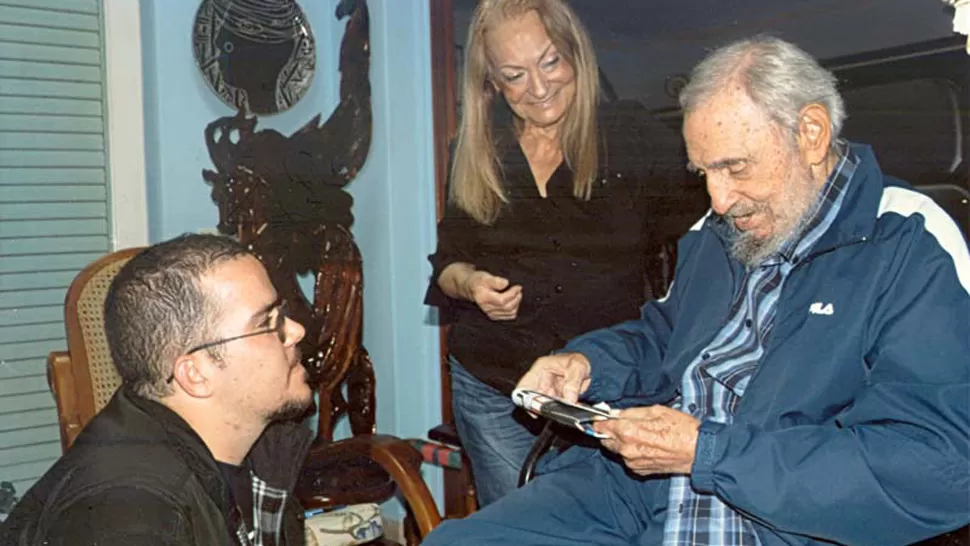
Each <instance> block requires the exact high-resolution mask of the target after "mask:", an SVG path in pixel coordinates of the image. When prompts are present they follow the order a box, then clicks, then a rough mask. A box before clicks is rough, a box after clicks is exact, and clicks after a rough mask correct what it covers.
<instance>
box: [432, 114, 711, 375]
mask: <svg viewBox="0 0 970 546" xmlns="http://www.w3.org/2000/svg"><path fill="white" fill-rule="evenodd" d="M496 118H497V120H496V123H495V128H494V129H493V130H494V134H495V136H496V141H497V145H496V149H497V151H498V153H499V157H500V162H501V165H502V170H503V175H504V182H503V183H504V185H505V189H506V191H507V195H508V199H509V203H508V204H507V205H506V206H505V207H504V208H503V210H502V211H501V214H500V216H499V217H498V219H497V220H496V221H495V223H494V224H493V225H491V226H487V225H482V224H479V223H477V222H475V221H474V220H473V219H471V218H470V217H469V216H468V215H466V214H465V213H464V212H463V211H461V210H460V209H458V208H457V207H455V206H453V205H449V206H448V207H447V209H446V212H445V216H444V218H443V219H442V220H441V221H440V222H439V224H438V247H437V251H436V252H435V254H433V255H431V256H430V257H429V259H430V261H431V263H432V266H433V273H432V276H431V283H430V286H429V289H428V293H427V296H426V299H425V301H426V303H427V304H429V305H434V306H438V307H439V310H440V312H441V319H442V322H443V323H448V324H450V325H451V327H450V329H449V332H448V350H449V352H450V353H451V355H452V356H454V357H455V358H456V359H457V360H458V361H459V362H460V363H461V364H462V366H464V367H465V368H466V369H467V370H468V371H469V372H470V373H472V374H473V375H474V376H475V377H477V378H478V379H480V380H482V381H483V382H485V383H487V384H489V385H491V386H493V387H495V388H497V389H498V390H500V391H502V392H505V393H510V392H511V390H512V388H513V387H514V386H515V384H516V383H517V382H518V379H519V378H520V377H521V376H522V374H524V373H525V372H526V371H527V370H528V369H529V367H530V366H531V365H532V363H533V362H534V361H535V359H536V358H538V357H540V356H543V355H546V354H549V353H550V352H551V351H554V350H556V349H559V348H561V347H562V346H563V345H564V344H565V343H566V341H568V340H569V339H570V338H572V337H575V336H577V335H579V334H582V333H585V332H588V331H591V330H595V329H599V328H604V327H607V326H611V325H613V324H616V323H619V322H622V321H625V320H629V319H633V318H636V317H637V316H638V315H639V307H640V306H641V305H642V304H643V302H644V298H645V277H646V271H645V262H646V256H647V252H648V251H649V250H648V249H649V247H650V246H651V244H653V245H656V244H659V243H662V242H665V241H668V242H669V241H670V240H676V237H677V236H679V235H680V234H681V233H683V232H684V231H686V230H687V229H688V228H689V227H690V224H691V223H693V221H694V220H697V219H698V218H699V217H700V216H701V214H702V213H703V210H704V207H705V206H706V197H705V195H704V193H703V189H702V188H699V187H698V186H697V184H696V182H695V183H693V184H691V183H690V182H688V180H689V178H688V177H687V176H685V174H684V173H685V172H686V170H685V169H684V166H685V164H686V159H685V155H684V153H683V147H682V144H681V141H680V138H679V135H677V134H676V133H675V132H673V131H671V130H670V129H667V128H666V127H664V126H662V125H660V124H659V123H658V122H656V121H654V120H653V119H652V118H650V117H649V116H648V114H647V113H646V112H645V111H643V110H642V109H641V108H639V107H629V106H628V107H625V108H624V107H623V106H616V105H612V106H607V107H604V108H602V109H601V115H600V140H601V143H602V146H601V151H600V169H599V176H598V177H597V179H596V182H595V184H594V186H593V191H592V196H591V198H590V199H589V200H588V201H583V200H580V199H576V198H575V197H573V194H572V183H573V182H572V171H571V170H570V169H569V167H568V166H567V165H566V164H565V162H564V163H563V164H562V165H560V167H559V168H558V169H557V170H556V171H555V172H554V173H553V175H552V177H551V178H550V179H549V181H548V184H547V186H546V190H547V197H546V198H542V197H541V196H540V195H539V193H538V190H537V188H536V185H535V181H534V178H533V176H532V173H531V171H530V169H529V165H528V162H527V161H526V158H525V155H524V154H523V152H522V150H521V148H520V147H519V145H518V142H517V141H516V140H515V138H514V135H513V133H512V128H511V113H510V112H509V111H508V110H507V106H506V107H505V109H503V110H502V111H500V112H499V113H497V114H496ZM455 262H468V263H470V264H472V265H474V266H475V267H476V268H478V269H482V270H485V271H487V272H489V273H492V274H494V275H498V276H502V277H506V278H508V279H509V280H510V281H511V285H513V286H514V285H517V284H518V285H522V288H523V298H522V303H521V304H520V306H519V312H518V318H516V319H515V320H512V321H492V320H490V319H489V318H488V317H487V316H486V315H485V314H484V313H483V312H482V311H481V310H480V309H479V308H478V306H477V305H475V304H474V303H473V302H468V301H464V300H457V299H452V298H449V297H448V296H446V295H445V294H444V293H443V292H442V291H441V290H440V288H439V287H438V284H437V280H438V276H439V275H440V273H441V271H442V270H443V269H444V268H445V267H447V266H448V265H450V264H452V263H455ZM594 365H595V363H594Z"/></svg>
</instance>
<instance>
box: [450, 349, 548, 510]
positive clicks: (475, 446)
mask: <svg viewBox="0 0 970 546" xmlns="http://www.w3.org/2000/svg"><path fill="white" fill-rule="evenodd" d="M449 362H450V364H451V403H452V409H453V411H454V414H455V426H456V428H457V429H458V436H459V437H460V438H461V446H462V449H463V450H464V452H465V454H466V455H467V456H468V459H469V461H471V466H472V475H473V476H474V478H475V490H476V491H477V493H478V504H479V506H480V507H483V506H486V505H489V504H491V503H493V502H495V501H496V500H498V499H499V498H501V497H503V496H505V495H506V494H507V493H509V492H510V491H512V490H514V489H515V488H516V487H517V485H518V480H519V471H520V470H521V469H522V463H524V462H525V458H526V456H528V454H529V449H530V448H531V447H532V444H533V442H534V441H535V439H536V434H535V433H533V432H532V431H531V430H530V429H529V428H527V427H526V425H530V426H532V427H534V426H535V424H533V423H530V422H529V421H531V420H532V419H531V418H529V417H528V416H526V415H524V412H522V411H521V410H519V411H516V410H517V408H518V406H516V405H515V404H513V403H512V399H511V398H509V397H508V396H506V395H505V394H502V393H501V392H499V391H498V390H496V389H494V388H492V387H490V386H488V385H486V384H485V383H482V382H481V381H479V380H478V379H476V378H475V377H474V376H472V375H471V374H470V373H468V371H467V370H466V369H465V368H463V367H462V366H461V364H460V363H459V362H458V361H457V360H456V359H455V358H454V357H449Z"/></svg>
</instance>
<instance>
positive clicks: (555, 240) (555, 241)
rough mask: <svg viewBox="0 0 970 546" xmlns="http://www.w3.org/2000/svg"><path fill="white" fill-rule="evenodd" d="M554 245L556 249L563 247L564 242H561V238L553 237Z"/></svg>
mask: <svg viewBox="0 0 970 546" xmlns="http://www.w3.org/2000/svg"><path fill="white" fill-rule="evenodd" d="M552 247H553V248H555V249H556V250H559V249H560V248H562V243H560V242H559V239H553V240H552Z"/></svg>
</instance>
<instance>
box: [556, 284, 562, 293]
mask: <svg viewBox="0 0 970 546" xmlns="http://www.w3.org/2000/svg"><path fill="white" fill-rule="evenodd" d="M556 293H557V294H562V285H561V284H557V285H556Z"/></svg>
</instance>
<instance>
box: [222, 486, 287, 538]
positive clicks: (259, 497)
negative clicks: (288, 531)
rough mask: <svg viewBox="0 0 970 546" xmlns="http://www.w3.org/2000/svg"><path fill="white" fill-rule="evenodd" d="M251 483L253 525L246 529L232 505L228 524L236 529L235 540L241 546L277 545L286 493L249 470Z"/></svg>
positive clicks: (243, 520) (240, 516)
mask: <svg viewBox="0 0 970 546" xmlns="http://www.w3.org/2000/svg"><path fill="white" fill-rule="evenodd" d="M250 478H251V479H252V484H253V526H254V527H255V528H254V529H247V528H246V522H245V519H244V518H243V517H242V515H241V514H240V513H239V508H237V507H236V506H233V507H232V508H231V509H230V514H229V526H230V528H234V529H235V531H236V540H237V542H238V544H240V545H241V546H277V545H279V544H280V543H281V540H280V533H281V530H282V527H283V511H284V509H285V507H286V500H287V496H288V495H287V493H286V491H284V490H282V489H276V488H275V487H272V486H270V485H269V484H267V483H266V482H264V481H263V480H261V479H259V476H257V475H256V474H254V473H252V472H250Z"/></svg>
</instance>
